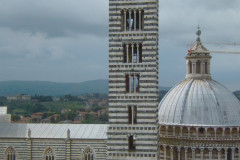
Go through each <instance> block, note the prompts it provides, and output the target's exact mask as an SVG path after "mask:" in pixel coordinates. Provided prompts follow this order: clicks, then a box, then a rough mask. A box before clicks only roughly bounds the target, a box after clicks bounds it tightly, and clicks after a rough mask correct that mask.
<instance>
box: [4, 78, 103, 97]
mask: <svg viewBox="0 0 240 160" xmlns="http://www.w3.org/2000/svg"><path fill="white" fill-rule="evenodd" d="M85 93H108V81H107V80H93V81H86V82H80V83H57V82H47V81H2V82H0V96H7V95H16V94H29V95H35V94H38V95H50V96H58V95H66V94H72V95H80V94H85Z"/></svg>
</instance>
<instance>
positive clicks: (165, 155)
mask: <svg viewBox="0 0 240 160" xmlns="http://www.w3.org/2000/svg"><path fill="white" fill-rule="evenodd" d="M163 151H164V160H166V159H167V148H166V146H165V145H164V146H163Z"/></svg>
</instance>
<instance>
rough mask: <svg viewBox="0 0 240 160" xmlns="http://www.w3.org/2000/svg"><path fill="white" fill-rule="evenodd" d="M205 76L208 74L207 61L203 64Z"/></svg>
mask: <svg viewBox="0 0 240 160" xmlns="http://www.w3.org/2000/svg"><path fill="white" fill-rule="evenodd" d="M205 74H209V73H208V62H207V61H206V62H205Z"/></svg>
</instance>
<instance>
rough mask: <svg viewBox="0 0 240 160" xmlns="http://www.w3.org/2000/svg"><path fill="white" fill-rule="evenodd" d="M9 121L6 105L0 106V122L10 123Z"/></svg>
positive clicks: (9, 116)
mask: <svg viewBox="0 0 240 160" xmlns="http://www.w3.org/2000/svg"><path fill="white" fill-rule="evenodd" d="M10 122H11V115H10V114H7V106H0V123H10ZM0 132H1V130H0Z"/></svg>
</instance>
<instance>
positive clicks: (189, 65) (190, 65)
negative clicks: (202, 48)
mask: <svg viewBox="0 0 240 160" xmlns="http://www.w3.org/2000/svg"><path fill="white" fill-rule="evenodd" d="M188 73H189V74H191V73H192V62H191V61H189V62H188Z"/></svg>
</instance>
